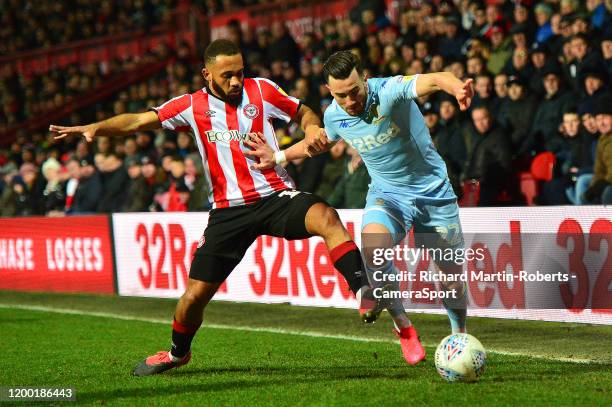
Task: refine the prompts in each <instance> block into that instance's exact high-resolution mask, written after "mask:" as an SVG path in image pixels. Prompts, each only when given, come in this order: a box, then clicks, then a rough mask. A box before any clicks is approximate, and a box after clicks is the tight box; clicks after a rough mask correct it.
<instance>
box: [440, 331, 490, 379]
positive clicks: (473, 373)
mask: <svg viewBox="0 0 612 407" xmlns="http://www.w3.org/2000/svg"><path fill="white" fill-rule="evenodd" d="M435 359H436V369H437V370H438V373H439V374H440V376H442V378H443V379H444V380H446V381H448V382H456V381H463V382H473V381H476V380H478V378H479V377H480V376H481V375H482V373H483V372H484V367H485V362H486V359H487V354H486V352H485V349H484V347H483V346H482V344H481V343H480V341H479V340H478V339H476V338H475V337H473V336H472V335H469V334H462V333H458V334H453V335H449V336H447V337H446V338H444V339H442V342H440V345H438V349H436V358H435Z"/></svg>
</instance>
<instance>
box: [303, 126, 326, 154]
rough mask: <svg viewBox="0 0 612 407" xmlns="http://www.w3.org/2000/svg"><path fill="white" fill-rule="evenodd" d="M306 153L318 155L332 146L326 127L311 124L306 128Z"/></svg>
mask: <svg viewBox="0 0 612 407" xmlns="http://www.w3.org/2000/svg"><path fill="white" fill-rule="evenodd" d="M304 144H305V148H306V150H305V154H306V155H307V156H308V157H312V156H313V155H317V154H319V153H322V152H324V151H327V150H329V149H330V148H331V145H332V143H331V142H330V141H329V139H328V138H327V133H325V129H323V128H321V127H318V126H309V127H307V128H306V134H305V136H304Z"/></svg>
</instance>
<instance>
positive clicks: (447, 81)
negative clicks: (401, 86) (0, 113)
mask: <svg viewBox="0 0 612 407" xmlns="http://www.w3.org/2000/svg"><path fill="white" fill-rule="evenodd" d="M472 82H473V80H472V79H467V80H466V81H461V80H460V79H459V78H457V77H456V76H455V75H453V74H452V73H450V72H435V73H427V74H421V75H419V76H418V79H417V81H416V93H417V95H418V96H419V97H421V96H426V95H429V94H430V93H434V92H437V91H439V90H442V91H444V92H446V93H448V94H451V95H453V96H454V97H455V98H457V102H458V103H459V108H460V109H461V110H467V108H468V107H470V104H471V103H472V98H473V97H474V89H473V87H472Z"/></svg>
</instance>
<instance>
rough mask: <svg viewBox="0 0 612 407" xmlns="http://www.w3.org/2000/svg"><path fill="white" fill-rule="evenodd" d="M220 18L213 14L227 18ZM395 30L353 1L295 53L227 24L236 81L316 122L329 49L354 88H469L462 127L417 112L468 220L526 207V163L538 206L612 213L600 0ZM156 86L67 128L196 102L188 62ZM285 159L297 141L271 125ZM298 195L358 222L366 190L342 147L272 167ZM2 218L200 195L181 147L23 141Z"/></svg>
mask: <svg viewBox="0 0 612 407" xmlns="http://www.w3.org/2000/svg"><path fill="white" fill-rule="evenodd" d="M230 3H231V2H223V4H226V6H227V5H229V4H230ZM400 3H401V6H402V7H401V8H400V10H402V12H401V13H400V15H399V19H398V23H397V24H396V25H394V24H392V23H391V22H390V21H389V19H388V18H387V17H386V15H385V13H384V2H382V1H374V0H372V1H360V2H359V5H358V6H357V7H356V8H355V9H353V10H351V11H350V13H349V17H347V18H346V19H340V20H326V21H323V22H322V23H321V25H320V26H318V27H317V28H316V29H315V31H314V32H310V33H306V34H305V35H303V36H302V37H301V38H293V37H292V36H291V35H290V34H289V32H288V30H287V28H286V27H285V25H284V24H282V23H280V22H275V23H273V24H271V25H270V26H269V30H268V28H267V27H265V28H262V27H259V28H257V29H244V27H242V26H241V25H240V22H238V21H234V22H231V23H230V24H229V38H230V39H231V40H233V41H235V42H236V43H237V44H238V45H239V46H240V48H241V50H242V52H243V54H244V57H245V63H246V68H247V76H262V77H267V78H270V79H272V80H273V81H275V82H276V83H278V84H279V85H280V86H281V87H282V88H284V89H286V90H287V91H288V93H290V94H292V95H294V96H296V97H298V98H300V99H301V100H302V101H304V103H306V104H307V105H309V106H310V107H312V108H313V109H314V110H315V111H317V112H318V113H323V112H324V111H325V109H326V108H327V106H328V105H329V104H330V103H331V101H332V99H331V96H330V95H329V92H328V90H327V88H326V87H325V83H324V80H323V78H322V75H321V72H322V67H323V62H324V61H325V58H326V57H327V56H328V55H330V54H331V53H332V52H334V51H336V50H340V49H349V50H351V51H352V52H354V53H355V54H357V55H358V56H359V57H360V58H361V60H362V62H363V66H364V71H365V73H366V75H369V76H388V75H415V74H421V73H428V72H437V71H451V72H453V73H454V74H455V75H456V76H457V77H459V78H462V79H467V78H472V79H473V80H474V86H475V92H476V95H475V98H474V100H473V102H472V107H471V108H470V109H469V110H468V111H466V112H461V111H460V110H459V109H458V107H457V105H456V102H455V100H454V98H453V97H451V96H449V95H445V94H443V93H437V94H435V95H433V96H431V97H428V98H420V99H419V100H418V102H419V105H420V107H421V110H422V112H423V115H424V117H425V121H426V124H427V126H428V127H429V129H430V133H431V135H432V138H433V141H434V143H435V144H436V146H437V148H438V151H439V152H440V154H441V155H442V157H443V158H444V160H445V162H446V164H447V170H448V173H449V177H450V179H451V182H452V184H453V187H454V188H455V190H456V192H457V194H458V195H459V196H461V195H462V192H463V188H462V185H463V184H464V183H466V182H473V181H474V180H475V181H478V183H479V185H480V202H479V204H480V205H521V204H525V201H524V197H523V196H522V194H521V192H520V188H519V173H521V172H524V171H529V166H530V163H531V162H532V160H533V158H534V157H535V156H537V155H538V154H540V153H542V152H551V153H553V154H554V157H555V160H556V164H555V166H554V172H553V174H552V179H550V180H549V181H547V182H544V183H543V185H542V187H541V189H540V194H539V195H538V197H537V199H536V203H537V204H540V205H559V204H599V203H610V202H611V201H612V143H611V142H610V140H611V138H612V135H611V133H612V101H611V96H610V88H609V84H610V77H611V74H612V21H611V13H610V10H609V9H608V8H606V3H604V1H602V0H588V1H586V3H584V2H579V1H575V0H560V1H542V2H538V3H535V2H531V1H526V0H525V1H522V0H521V1H518V0H517V1H502V0H499V1H487V2H479V1H467V0H464V1H457V2H453V1H445V0H441V1H436V2H427V1H409V2H400ZM179 54H180V55H181V56H180V57H179V58H177V59H176V62H175V63H173V64H171V65H169V66H168V68H167V69H166V70H165V71H164V72H162V73H160V74H159V75H157V76H155V77H152V78H151V79H149V80H147V81H145V82H142V83H140V84H138V85H134V86H132V87H130V88H129V89H127V90H125V91H123V92H121V93H120V94H118V95H117V96H116V97H115V98H114V99H113V100H112V101H110V102H108V103H106V104H103V105H99V106H96V107H95V108H92V109H90V110H89V111H87V112H77V113H75V114H73V116H72V117H71V118H70V119H69V120H68V121H67V122H66V124H80V123H84V122H89V121H92V120H100V119H103V118H105V117H109V116H111V115H113V114H118V113H123V112H127V111H142V110H144V109H146V108H147V107H149V106H156V105H159V104H160V103H162V102H163V101H166V100H168V99H170V98H171V97H174V96H177V95H180V94H184V93H189V92H193V91H194V90H196V89H198V88H201V87H202V86H203V82H202V78H201V75H200V69H201V65H202V62H201V59H200V58H196V57H194V56H193V55H187V54H188V50H185V49H183V50H182V51H181V52H179ZM275 125H276V132H277V137H278V139H279V143H280V145H281V146H282V147H286V146H289V145H291V144H292V143H295V142H296V141H298V140H299V139H300V138H301V137H303V133H302V132H301V131H300V130H299V128H298V126H296V125H295V124H289V125H285V124H283V123H275ZM286 166H287V167H286V168H287V170H288V171H289V173H290V174H291V176H292V177H293V179H294V180H295V181H296V183H297V185H298V187H299V188H300V189H301V190H304V191H310V192H316V193H318V194H320V195H321V196H323V197H325V198H326V199H328V200H329V201H330V203H331V204H332V205H333V206H336V207H340V208H359V207H363V204H364V202H365V193H366V191H367V185H368V183H369V176H368V174H367V170H366V169H365V166H364V165H363V162H362V160H361V158H360V157H359V155H358V154H357V153H356V152H355V151H354V150H353V149H352V148H351V147H350V146H348V145H346V144H344V143H342V142H340V143H338V144H336V145H335V146H334V148H333V149H332V150H331V151H330V152H329V153H326V154H323V155H320V156H317V157H315V158H312V159H306V160H298V161H293V162H290V163H287V164H286ZM0 173H2V175H3V181H0V184H2V183H3V184H4V185H3V186H1V185H0V189H2V195H1V196H0V210H2V211H3V213H2V215H5V216H6V215H17V214H20V215H27V214H44V213H47V214H61V213H64V212H68V213H84V212H85V213H90V212H111V211H162V210H204V209H207V208H209V205H210V204H209V203H208V201H207V199H206V196H207V194H208V185H207V184H206V180H205V178H204V177H203V175H202V164H201V161H200V159H199V156H198V154H197V150H196V149H195V146H194V142H193V140H192V139H191V137H190V136H189V135H188V134H187V133H178V134H173V133H168V132H166V131H163V130H160V131H158V132H146V133H138V134H135V135H133V136H130V137H127V138H113V139H107V138H100V139H98V140H96V142H95V143H94V144H93V145H88V144H87V143H85V142H84V141H83V140H79V139H76V138H72V139H68V140H66V142H63V143H57V142H53V141H52V140H51V139H50V138H49V135H47V134H42V133H41V134H34V135H22V136H20V137H19V138H18V140H17V141H16V142H15V143H13V145H12V146H11V149H10V151H7V152H5V153H4V154H1V153H0Z"/></svg>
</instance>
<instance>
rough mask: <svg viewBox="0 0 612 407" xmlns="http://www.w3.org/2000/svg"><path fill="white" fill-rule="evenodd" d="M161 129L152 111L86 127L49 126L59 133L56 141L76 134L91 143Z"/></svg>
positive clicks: (121, 116) (120, 116)
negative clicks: (94, 140)
mask: <svg viewBox="0 0 612 407" xmlns="http://www.w3.org/2000/svg"><path fill="white" fill-rule="evenodd" d="M159 128H161V123H160V121H159V118H158V117H157V113H156V112H153V111H150V112H144V113H124V114H120V115H117V116H113V117H111V118H109V119H106V120H103V121H101V122H96V123H91V124H87V125H84V126H72V127H67V126H57V125H55V124H52V125H51V126H49V131H51V132H53V133H57V135H56V136H55V137H54V138H55V139H56V140H57V139H62V138H64V137H67V136H69V135H71V134H76V135H82V136H83V137H85V139H86V140H87V141H89V142H91V141H92V140H93V139H94V137H96V136H114V135H117V136H120V135H127V134H132V133H134V132H137V131H146V130H156V129H159Z"/></svg>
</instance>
